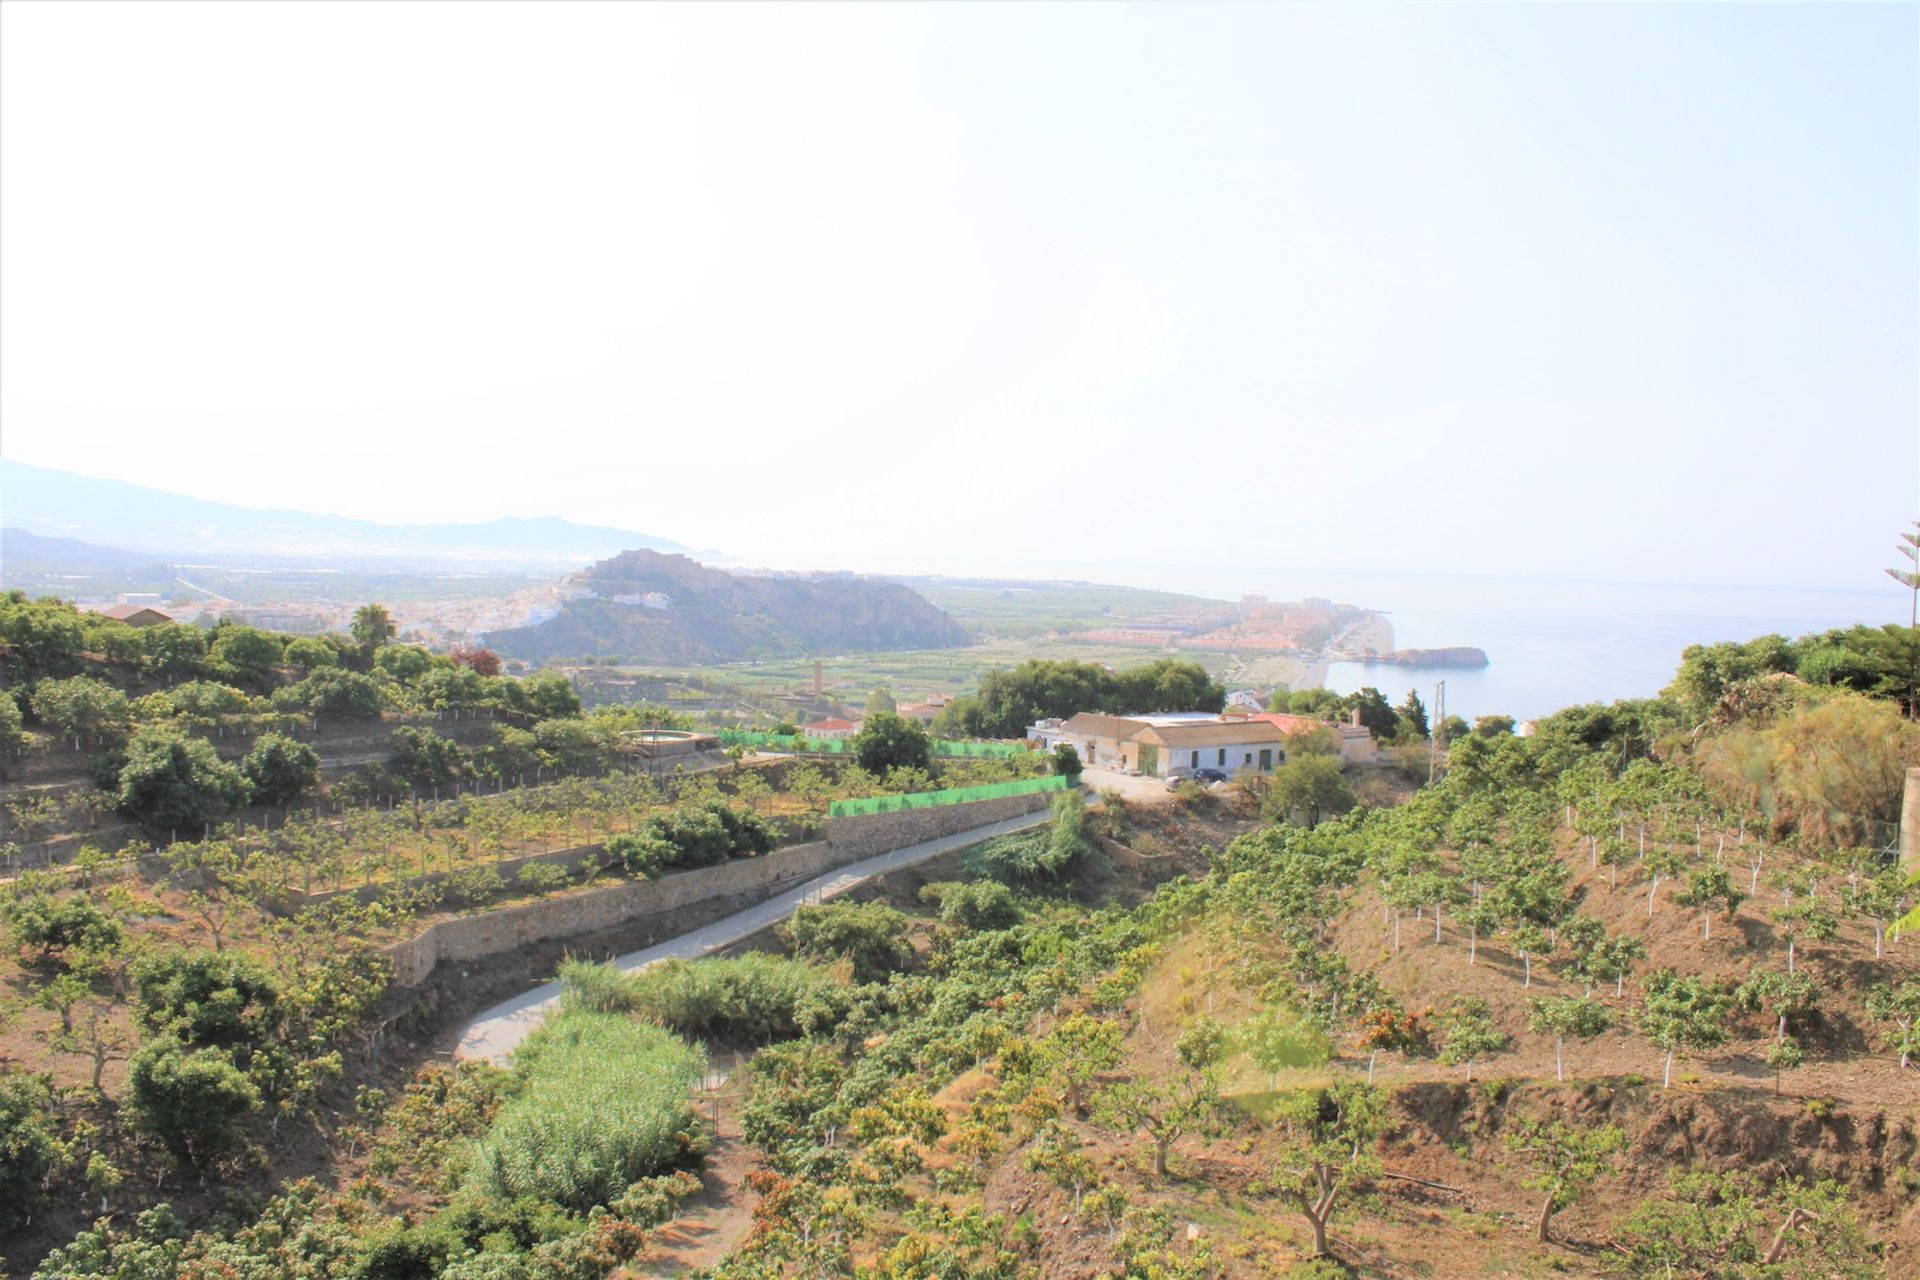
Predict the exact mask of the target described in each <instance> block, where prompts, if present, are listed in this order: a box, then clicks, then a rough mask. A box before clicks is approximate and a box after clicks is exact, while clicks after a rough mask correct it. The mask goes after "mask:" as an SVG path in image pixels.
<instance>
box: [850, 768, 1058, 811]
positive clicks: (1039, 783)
mask: <svg viewBox="0 0 1920 1280" xmlns="http://www.w3.org/2000/svg"><path fill="white" fill-rule="evenodd" d="M1072 785H1073V784H1072V783H1071V782H1069V781H1068V780H1067V779H1065V778H1063V777H1060V776H1059V775H1057V774H1056V775H1055V776H1053V777H1051V778H1021V779H1020V780H1019V781H1017V782H990V783H987V784H986V785H985V786H980V787H952V788H950V789H948V790H946V791H914V792H909V793H908V794H906V795H903V796H869V797H868V798H866V799H865V800H835V801H834V802H833V804H832V806H831V807H829V808H828V810H827V816H828V817H830V818H856V817H860V816H862V815H864V814H869V813H904V812H906V811H907V810H909V809H932V808H935V807H937V806H939V805H943V804H968V803H970V802H972V801H974V800H998V799H1001V798H1002V797H1004V796H1029V795H1033V794H1035V793H1036V792H1041V791H1065V790H1067V789H1068V788H1069V787H1071V786H1072Z"/></svg>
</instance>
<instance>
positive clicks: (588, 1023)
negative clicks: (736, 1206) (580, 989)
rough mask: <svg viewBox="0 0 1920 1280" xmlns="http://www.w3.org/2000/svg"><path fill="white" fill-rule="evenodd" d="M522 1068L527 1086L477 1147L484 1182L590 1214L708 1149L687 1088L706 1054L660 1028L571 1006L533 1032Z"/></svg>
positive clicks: (497, 1190)
mask: <svg viewBox="0 0 1920 1280" xmlns="http://www.w3.org/2000/svg"><path fill="white" fill-rule="evenodd" d="M514 1066H515V1069H516V1070H517V1071H518V1072H519V1073H520V1075H521V1077H522V1079H523V1081H524V1087H523V1088H522V1089H521V1090H520V1092H519V1094H518V1095H517V1096H515V1097H514V1098H513V1099H512V1100H511V1101H510V1102H508V1103H507V1104H506V1105H505V1106H504V1107H502V1108H501V1109H500V1112H499V1114H498V1115H497V1116H495V1117H494V1121H493V1124H492V1126H491V1127H490V1128H489V1130H488V1132H487V1136H486V1137H485V1138H483V1139H481V1141H480V1142H479V1143H478V1144H477V1145H476V1148H475V1150H474V1152H473V1159H472V1162H471V1165H470V1168H469V1173H468V1178H467V1182H468V1185H469V1186H470V1187H471V1188H473V1189H475V1190H478V1191H481V1192H483V1193H485V1194H487V1195H491V1196H494V1197H497V1198H501V1199H513V1198H516V1197H519V1196H528V1195H532V1196H539V1197H541V1198H542V1199H546V1200H551V1201H553V1202H554V1203H556V1204H559V1205H562V1206H564V1207H566V1208H569V1209H573V1210H576V1211H580V1212H585V1211H586V1210H587V1209H590V1208H592V1207H593V1206H595V1205H600V1204H606V1203H607V1202H609V1201H610V1200H612V1199H613V1198H614V1197H615V1196H617V1195H619V1194H620V1193H621V1192H622V1191H624V1190H625V1189H626V1188H627V1187H628V1186H629V1185H630V1184H632V1183H633V1182H634V1181H636V1180H637V1179H640V1178H644V1177H648V1176H650V1175H653V1174H658V1173H662V1172H665V1171H666V1170H668V1169H671V1168H674V1167H675V1166H677V1165H681V1164H684V1163H687V1162H688V1161H689V1160H691V1159H692V1158H693V1157H694V1156H696V1155H697V1154H698V1153H699V1151H700V1147H701V1136H700V1123H699V1119H698V1117H696V1116H695V1115H694V1113H693V1110H692V1107H691V1106H690V1105H689V1103H688V1100H687V1093H688V1090H689V1089H691V1088H692V1086H693V1084H694V1082H695V1081H696V1080H698V1079H699V1078H700V1076H701V1074H702V1072H703V1070H704V1068H705V1059H704V1055H702V1054H701V1053H700V1052H699V1051H698V1050H697V1049H694V1048H693V1047H692V1046H690V1045H688V1044H686V1043H684V1042H682V1041H680V1040H678V1039H676V1038H675V1037H673V1036H671V1035H669V1034H668V1033H667V1032H665V1031H662V1030H660V1029H659V1028H657V1027H649V1026H646V1025H645V1024H643V1023H638V1022H634V1021H631V1020H629V1019H627V1018H623V1017H620V1016H618V1015H615V1014H602V1013H589V1012H585V1011H583V1010H569V1011H565V1012H562V1013H561V1014H560V1015H559V1016H557V1017H554V1018H551V1019H549V1020H548V1021H547V1023H546V1025H544V1026H543V1027H541V1028H540V1029H539V1030H538V1031H536V1032H534V1033H533V1035H532V1036H530V1037H528V1039H527V1040H526V1042H525V1043H524V1044H523V1045H522V1046H521V1047H520V1049H519V1051H518V1052H517V1053H515V1055H514Z"/></svg>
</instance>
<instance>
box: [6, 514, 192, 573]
mask: <svg viewBox="0 0 1920 1280" xmlns="http://www.w3.org/2000/svg"><path fill="white" fill-rule="evenodd" d="M166 559H167V557H165V556H157V555H154V554H152V553H151V552H146V551H123V550H121V549H120V548H119V547H101V546H95V545H94V544H93V543H91V542H82V541H80V540H79V539H78V538H43V537H41V536H40V535H39V534H37V533H33V532H31V531H30V530H27V529H15V528H12V527H10V526H9V527H8V528H4V529H0V575H3V574H4V573H5V572H6V571H7V570H9V569H10V570H12V571H13V572H15V573H25V572H34V573H98V572H101V571H103V570H112V569H146V568H150V567H153V566H155V565H164V563H165V562H166Z"/></svg>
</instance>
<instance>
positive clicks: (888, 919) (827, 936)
mask: <svg viewBox="0 0 1920 1280" xmlns="http://www.w3.org/2000/svg"><path fill="white" fill-rule="evenodd" d="M906 934H907V918H906V916H904V915H902V914H901V913H900V912H898V911H895V910H894V909H893V908H892V907H889V906H887V905H886V904H885V903H880V902H857V903H856V902H829V903H825V904H822V905H819V906H806V907H801V908H800V909H799V910H797V911H795V912H794V913H793V915H792V916H791V917H790V918H789V919H788V920H787V922H786V923H785V924H783V925H781V926H780V936H781V937H782V938H783V939H785V941H786V943H787V945H788V946H790V947H792V948H793V953H794V955H796V956H798V957H799V958H800V959H803V960H825V961H832V960H839V959H845V960H847V961H848V962H849V963H851V964H852V966H853V978H854V981H856V982H873V981H875V980H877V979H880V978H884V977H886V975H887V974H889V973H891V972H892V971H893V970H895V969H898V968H900V967H901V966H902V965H904V964H905V963H906V962H907V961H908V960H909V959H910V958H911V957H912V955H913V950H912V948H910V947H909V946H908V945H907V937H906Z"/></svg>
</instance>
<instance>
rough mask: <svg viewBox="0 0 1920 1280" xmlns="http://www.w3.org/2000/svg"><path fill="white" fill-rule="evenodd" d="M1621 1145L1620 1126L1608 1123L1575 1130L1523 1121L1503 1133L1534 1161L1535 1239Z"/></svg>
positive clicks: (1509, 1143)
mask: <svg viewBox="0 0 1920 1280" xmlns="http://www.w3.org/2000/svg"><path fill="white" fill-rule="evenodd" d="M1626 1145H1627V1135H1626V1133H1625V1131H1623V1130H1622V1129H1620V1128H1619V1126H1617V1125H1610V1124H1609V1125H1602V1126H1601V1127H1600V1128H1598V1129H1577V1128H1574V1127H1573V1126H1572V1125H1568V1124H1563V1123H1561V1122H1560V1121H1558V1120H1553V1121H1548V1122H1544V1123H1543V1122H1541V1121H1539V1120H1522V1121H1521V1122H1520V1124H1519V1126H1518V1127H1517V1128H1516V1129H1514V1131H1513V1132H1511V1133H1509V1134H1508V1135H1507V1147H1508V1149H1509V1150H1511V1151H1513V1152H1515V1153H1516V1154H1518V1155H1522V1156H1525V1157H1526V1159H1527V1162H1528V1163H1529V1164H1531V1165H1532V1166H1533V1169H1534V1173H1533V1176H1532V1177H1530V1178H1528V1179H1527V1185H1528V1186H1530V1187H1532V1188H1533V1189H1534V1190H1536V1191H1539V1192H1542V1193H1543V1194H1542V1196H1541V1199H1540V1215H1539V1217H1537V1218H1535V1219H1534V1229H1533V1238H1534V1239H1536V1240H1538V1241H1539V1242H1540V1243H1541V1244H1545V1243H1547V1241H1548V1239H1549V1238H1550V1237H1549V1235H1548V1231H1549V1229H1550V1227H1551V1225H1552V1222H1553V1215H1554V1214H1556V1213H1558V1212H1559V1211H1560V1210H1562V1209H1565V1208H1566V1207H1568V1206H1569V1205H1571V1204H1573V1203H1575V1202H1576V1201H1578V1200H1579V1199H1580V1197H1581V1196H1583V1195H1585V1194H1586V1193H1587V1192H1588V1190H1590V1189H1591V1188H1592V1186H1593V1184H1594V1183H1595V1182H1596V1181H1598V1180H1599V1178H1600V1175H1601V1174H1603V1173H1605V1172H1606V1171H1607V1170H1608V1168H1609V1167H1610V1166H1611V1163H1612V1162H1611V1161H1610V1160H1609V1159H1608V1157H1610V1156H1612V1155H1613V1154H1614V1153H1616V1152H1618V1151H1620V1150H1622V1149H1623V1148H1624V1147H1625V1146H1626Z"/></svg>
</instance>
